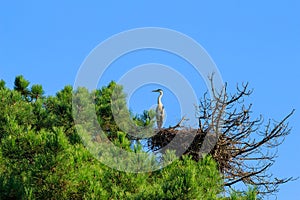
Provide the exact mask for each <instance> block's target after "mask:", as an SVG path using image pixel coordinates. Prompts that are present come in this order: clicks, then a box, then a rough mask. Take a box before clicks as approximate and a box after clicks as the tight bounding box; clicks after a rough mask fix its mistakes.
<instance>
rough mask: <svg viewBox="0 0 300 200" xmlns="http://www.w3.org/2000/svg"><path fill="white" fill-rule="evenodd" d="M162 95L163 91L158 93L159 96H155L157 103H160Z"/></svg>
mask: <svg viewBox="0 0 300 200" xmlns="http://www.w3.org/2000/svg"><path fill="white" fill-rule="evenodd" d="M162 96H163V93H160V94H159V97H158V98H157V104H162V103H161V98H162Z"/></svg>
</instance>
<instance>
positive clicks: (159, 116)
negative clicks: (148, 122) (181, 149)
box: [152, 89, 165, 129]
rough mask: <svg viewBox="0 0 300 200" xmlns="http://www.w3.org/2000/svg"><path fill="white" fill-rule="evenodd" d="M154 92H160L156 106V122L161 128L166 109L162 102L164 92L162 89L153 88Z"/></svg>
mask: <svg viewBox="0 0 300 200" xmlns="http://www.w3.org/2000/svg"><path fill="white" fill-rule="evenodd" d="M152 92H159V96H158V98H157V107H156V123H157V128H158V129H161V127H162V124H163V121H164V118H165V109H164V105H163V104H162V102H161V98H162V96H163V94H164V93H163V90H162V89H157V90H153V91H152Z"/></svg>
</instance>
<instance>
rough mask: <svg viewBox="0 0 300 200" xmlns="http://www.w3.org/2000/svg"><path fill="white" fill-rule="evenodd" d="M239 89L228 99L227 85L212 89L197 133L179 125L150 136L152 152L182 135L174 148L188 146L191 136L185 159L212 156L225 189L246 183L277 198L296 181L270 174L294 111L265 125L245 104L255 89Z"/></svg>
mask: <svg viewBox="0 0 300 200" xmlns="http://www.w3.org/2000/svg"><path fill="white" fill-rule="evenodd" d="M212 83H213V81H212V79H211V84H212ZM236 89H237V92H236V93H235V94H233V95H229V94H228V93H227V85H225V87H224V88H223V89H222V90H221V91H215V89H214V86H213V84H212V93H211V94H212V95H211V97H208V95H207V93H205V94H204V97H203V98H202V99H201V100H200V104H199V106H197V113H198V116H197V117H198V120H199V127H198V129H187V128H183V127H181V126H180V123H181V122H180V123H178V124H177V125H176V126H174V127H170V128H167V129H164V130H161V131H160V132H159V133H158V134H156V135H155V136H154V137H152V138H151V140H149V144H150V148H152V149H153V150H159V149H161V148H162V147H163V146H165V145H166V144H168V143H169V142H170V141H172V139H173V138H174V137H175V136H177V137H178V135H180V137H181V138H182V139H181V140H178V141H180V142H179V143H178V144H175V145H186V144H185V142H184V141H185V138H190V137H191V136H192V137H194V140H193V142H192V144H191V145H190V146H189V148H188V149H187V151H186V152H185V154H188V155H191V156H192V157H193V159H194V160H196V161H198V160H199V159H201V158H202V155H203V154H207V153H208V154H211V155H212V157H213V158H214V159H215V160H216V161H217V163H218V166H219V170H220V172H221V173H222V174H223V175H224V180H225V183H224V185H225V186H228V187H231V188H232V186H233V185H235V184H237V183H244V184H245V185H253V186H255V187H256V188H257V191H258V193H260V194H275V193H276V192H277V191H278V189H279V185H281V184H283V183H286V182H288V181H291V180H294V179H293V178H292V177H290V178H277V177H274V176H273V174H272V173H271V172H270V171H269V169H270V167H271V166H272V165H273V164H274V162H275V158H276V157H277V155H278V154H277V147H278V146H279V145H280V144H282V142H283V141H284V139H285V137H286V136H287V135H288V134H289V133H290V131H291V129H290V128H289V126H288V122H287V120H288V119H289V117H290V116H291V115H292V114H293V113H294V110H292V111H291V112H290V113H289V114H288V115H287V116H286V117H284V118H283V119H282V120H281V121H275V120H268V121H267V122H265V121H264V119H263V117H262V116H259V117H257V118H254V119H252V117H251V116H250V114H251V113H252V111H251V107H252V105H251V104H249V105H245V101H244V100H245V97H248V96H249V95H251V93H252V90H249V89H248V83H247V84H242V85H241V86H239V85H237V88H236ZM180 127H181V129H180ZM182 128H183V129H182Z"/></svg>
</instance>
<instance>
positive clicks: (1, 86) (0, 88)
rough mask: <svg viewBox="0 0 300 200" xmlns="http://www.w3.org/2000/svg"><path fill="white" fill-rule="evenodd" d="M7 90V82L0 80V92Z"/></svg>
mask: <svg viewBox="0 0 300 200" xmlns="http://www.w3.org/2000/svg"><path fill="white" fill-rule="evenodd" d="M4 88H5V81H4V80H0V90H2V89H4Z"/></svg>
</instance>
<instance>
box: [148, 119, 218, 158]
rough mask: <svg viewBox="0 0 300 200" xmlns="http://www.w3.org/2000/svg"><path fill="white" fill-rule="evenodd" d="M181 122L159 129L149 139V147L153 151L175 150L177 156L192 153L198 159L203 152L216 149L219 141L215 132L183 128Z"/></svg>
mask: <svg viewBox="0 0 300 200" xmlns="http://www.w3.org/2000/svg"><path fill="white" fill-rule="evenodd" d="M180 123H181V122H179V123H178V124H177V125H176V126H174V127H169V128H165V129H160V130H157V133H156V134H155V135H154V136H152V137H151V139H150V140H149V141H148V147H149V148H150V149H151V150H152V151H160V152H162V153H164V152H165V151H166V150H173V151H175V153H176V155H177V156H181V155H191V156H192V157H193V159H194V160H197V161H198V160H199V159H201V158H202V156H203V154H211V153H212V152H213V151H214V147H215V146H216V144H217V141H218V137H217V136H216V135H215V134H212V133H210V132H209V131H202V130H200V129H193V128H183V127H181V126H180Z"/></svg>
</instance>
